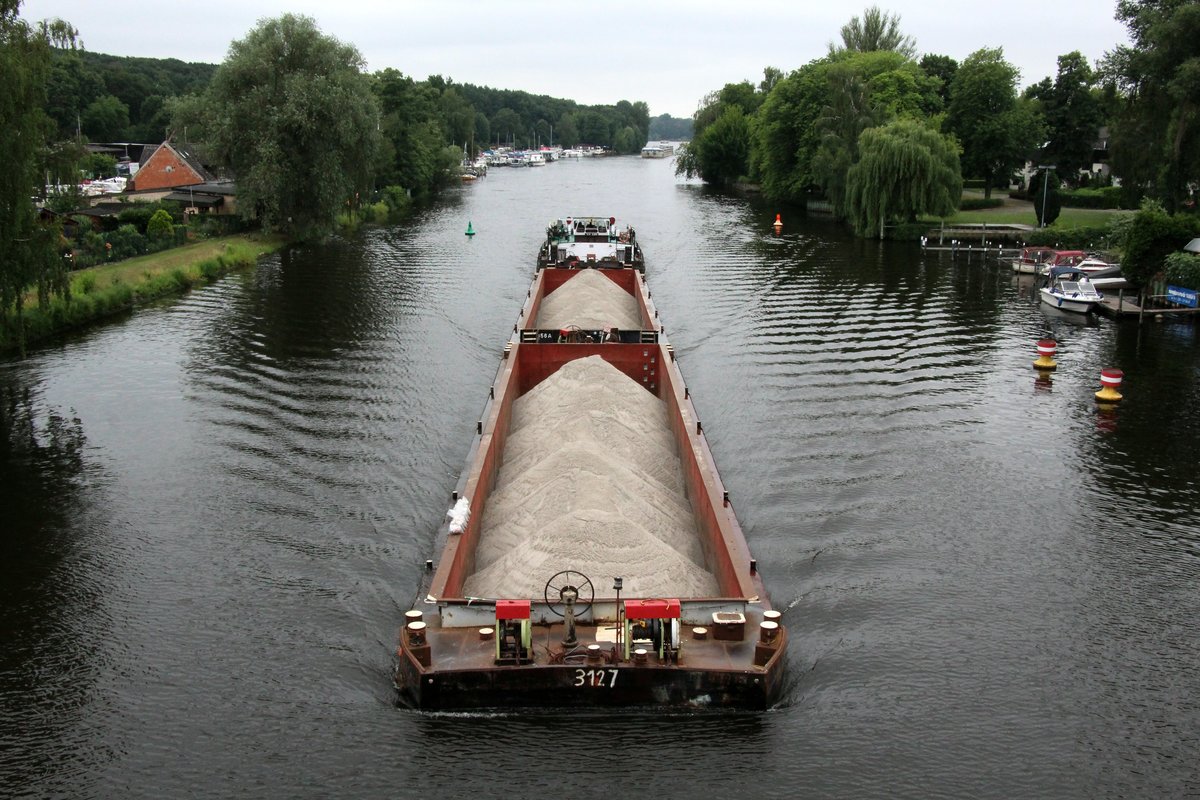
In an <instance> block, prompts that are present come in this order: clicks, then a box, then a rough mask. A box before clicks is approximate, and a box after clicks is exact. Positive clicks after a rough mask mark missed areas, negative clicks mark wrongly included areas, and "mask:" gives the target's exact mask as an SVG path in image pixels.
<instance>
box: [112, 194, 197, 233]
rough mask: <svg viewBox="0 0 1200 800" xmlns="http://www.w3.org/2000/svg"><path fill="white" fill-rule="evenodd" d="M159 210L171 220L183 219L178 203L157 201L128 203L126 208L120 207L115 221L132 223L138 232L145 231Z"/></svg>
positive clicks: (180, 220) (178, 220)
mask: <svg viewBox="0 0 1200 800" xmlns="http://www.w3.org/2000/svg"><path fill="white" fill-rule="evenodd" d="M159 211H163V212H165V213H166V214H167V216H169V217H170V218H171V221H172V222H182V221H183V213H182V212H181V211H180V209H179V204H178V203H167V202H163V201H159V202H157V203H130V204H129V207H128V208H125V209H122V211H121V213H120V214H117V222H119V223H120V224H122V225H133V226H134V227H135V228H137V230H138V233H146V228H147V226H148V225H149V224H150V220H152V219H153V218H154V216H155V215H156V214H157V213H158V212H159Z"/></svg>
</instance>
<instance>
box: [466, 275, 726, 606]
mask: <svg viewBox="0 0 1200 800" xmlns="http://www.w3.org/2000/svg"><path fill="white" fill-rule="evenodd" d="M604 280H607V278H604ZM572 282H574V281H572ZM674 447H675V444H674V439H673V438H672V437H671V434H670V433H669V431H668V428H667V412H666V406H665V405H664V404H663V402H662V401H661V400H659V399H657V398H656V397H654V396H653V395H652V394H650V393H649V392H647V391H646V390H645V389H643V388H641V387H640V386H638V385H637V384H636V383H634V382H633V381H632V380H630V379H629V378H628V377H626V376H625V375H624V374H622V373H621V372H620V371H619V370H617V369H616V368H615V367H612V366H611V365H609V364H608V363H607V362H605V361H604V360H603V359H601V358H600V357H599V356H591V357H589V358H582V359H576V360H575V361H571V362H569V363H567V364H565V365H564V366H563V367H562V368H560V369H559V370H558V372H556V373H555V374H553V375H551V376H550V377H549V378H547V379H546V380H544V381H542V382H541V383H540V384H538V385H537V386H536V387H535V388H534V389H532V390H531V391H530V392H528V393H527V394H526V395H525V396H524V397H521V398H519V399H518V400H517V401H516V402H515V403H514V404H513V420H512V431H511V433H510V434H509V438H508V443H507V446H506V448H505V461H504V464H503V466H502V467H501V468H500V473H499V476H498V479H497V482H496V488H495V489H494V490H493V491H492V494H491V496H490V497H489V498H488V503H487V508H486V509H485V510H484V514H483V520H482V534H481V538H480V543H479V548H478V550H477V553H476V561H475V564H476V570H477V571H476V572H475V574H474V575H472V576H470V577H469V578H468V579H467V581H466V584H465V585H464V589H463V590H464V593H465V594H467V595H469V596H473V597H532V598H541V597H542V591H543V588H544V587H545V584H546V580H547V579H549V578H550V576H552V575H554V574H555V573H556V572H559V571H561V570H565V569H570V570H573V571H576V572H582V573H583V574H585V575H587V576H588V577H589V578H591V579H592V581H593V584H594V586H595V590H596V594H597V596H599V595H608V594H609V593H610V591H609V589H608V587H610V586H611V585H612V578H613V577H615V576H617V575H620V576H622V577H624V579H625V588H624V591H625V593H626V594H628V595H629V596H638V595H640V596H643V597H700V596H706V595H715V594H717V593H718V591H717V583H716V579H715V578H714V577H713V576H712V575H711V574H710V573H709V572H708V571H706V570H705V569H704V567H703V566H701V561H702V554H701V551H700V545H699V540H698V537H697V532H696V526H695V522H694V521H693V517H692V510H691V506H690V505H689V504H688V502H687V500H686V499H685V498H684V496H683V476H682V470H681V468H680V464H679V458H678V457H677V456H676V455H675V449H674Z"/></svg>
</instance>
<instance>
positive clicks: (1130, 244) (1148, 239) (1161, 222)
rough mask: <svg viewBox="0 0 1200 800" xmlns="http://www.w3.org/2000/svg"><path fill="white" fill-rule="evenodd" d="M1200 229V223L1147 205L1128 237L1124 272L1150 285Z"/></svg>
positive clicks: (1134, 221) (1140, 212)
mask: <svg viewBox="0 0 1200 800" xmlns="http://www.w3.org/2000/svg"><path fill="white" fill-rule="evenodd" d="M1198 229H1200V220H1197V219H1196V218H1195V217H1193V216H1190V215H1184V214H1177V215H1175V216H1171V215H1170V214H1168V213H1167V212H1166V211H1165V210H1164V209H1163V207H1162V206H1161V205H1159V204H1158V203H1155V202H1153V201H1149V200H1147V201H1144V202H1143V203H1142V207H1141V208H1140V209H1139V210H1138V212H1137V213H1136V214H1134V216H1133V222H1132V224H1130V226H1129V229H1128V232H1127V234H1126V236H1125V255H1124V258H1123V259H1122V262H1121V265H1122V271H1123V272H1124V273H1125V275H1126V276H1127V277H1129V278H1130V279H1132V280H1137V281H1140V282H1142V283H1148V282H1149V281H1150V279H1151V278H1153V277H1154V275H1155V274H1156V273H1158V272H1161V271H1162V270H1163V268H1164V265H1165V263H1166V260H1167V257H1168V256H1170V255H1171V254H1172V253H1175V252H1177V251H1178V250H1179V249H1180V248H1181V247H1183V246H1184V245H1185V244H1187V243H1188V240H1190V239H1192V238H1193V237H1195V236H1196V233H1197V230H1198Z"/></svg>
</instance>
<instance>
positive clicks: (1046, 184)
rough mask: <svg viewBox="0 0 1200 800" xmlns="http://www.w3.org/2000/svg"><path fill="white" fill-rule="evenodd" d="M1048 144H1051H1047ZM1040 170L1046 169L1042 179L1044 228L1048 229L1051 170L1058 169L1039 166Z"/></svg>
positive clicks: (1049, 165)
mask: <svg viewBox="0 0 1200 800" xmlns="http://www.w3.org/2000/svg"><path fill="white" fill-rule="evenodd" d="M1046 144H1050V143H1049V142H1046ZM1038 169H1044V170H1046V172H1045V173H1044V177H1043V178H1042V217H1041V219H1042V227H1043V228H1044V227H1046V196H1047V195H1048V194H1050V191H1049V188H1050V170H1052V169H1058V167H1057V165H1055V164H1038Z"/></svg>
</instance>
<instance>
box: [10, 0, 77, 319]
mask: <svg viewBox="0 0 1200 800" xmlns="http://www.w3.org/2000/svg"><path fill="white" fill-rule="evenodd" d="M19 7H20V2H19V0H0V75H3V76H4V77H3V80H0V119H3V120H4V123H3V125H0V162H3V164H4V179H3V180H0V322H4V323H8V322H9V321H10V315H12V316H13V317H15V319H16V322H17V331H18V332H17V337H18V339H20V336H21V334H20V330H21V328H20V318H21V306H22V298H23V295H24V293H25V292H26V291H27V290H28V289H29V288H30V287H31V286H34V287H36V288H37V292H38V298H39V300H41V301H42V302H43V303H44V302H46V301H47V300H49V298H50V296H51V295H52V294H59V295H66V294H67V282H66V274H65V269H64V266H63V263H62V259H60V258H58V254H57V252H56V251H55V247H54V245H55V240H56V238H57V236H56V234H55V232H54V231H53V230H51V229H49V228H46V227H43V226H41V225H39V224H38V223H37V218H36V215H35V213H34V207H33V203H32V202H31V201H30V198H32V197H33V196H34V195H36V194H41V190H40V187H41V176H42V167H43V165H44V163H45V160H46V157H47V148H46V141H47V137H48V136H49V135H50V133H51V132H52V130H53V123H52V122H51V120H50V119H49V118H48V117H47V116H46V113H45V112H44V111H43V110H42V109H43V106H44V105H45V103H46V81H47V78H48V76H49V72H50V58H51V47H52V46H53V45H55V44H57V45H69V44H72V43H73V42H74V36H75V31H74V30H73V29H72V28H71V27H70V26H69V25H67V24H66V23H64V22H61V21H55V22H53V23H48V24H43V25H42V26H40V27H39V28H37V29H35V28H33V27H31V26H30V25H29V24H28V23H26V22H25V21H24V20H22V19H20V18H19V17H18V16H17V12H18V9H19Z"/></svg>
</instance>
